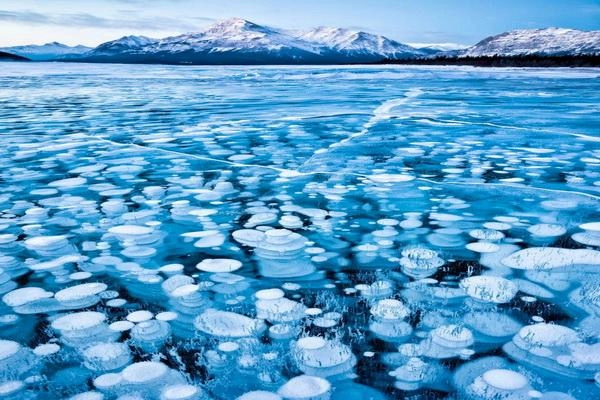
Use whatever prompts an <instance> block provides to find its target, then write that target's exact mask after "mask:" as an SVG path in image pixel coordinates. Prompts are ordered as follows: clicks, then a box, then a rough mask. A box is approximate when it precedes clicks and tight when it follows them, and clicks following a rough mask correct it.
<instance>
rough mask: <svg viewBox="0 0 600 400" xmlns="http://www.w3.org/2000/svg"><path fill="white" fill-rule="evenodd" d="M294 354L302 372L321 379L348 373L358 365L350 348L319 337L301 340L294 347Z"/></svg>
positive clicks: (335, 341)
mask: <svg viewBox="0 0 600 400" xmlns="http://www.w3.org/2000/svg"><path fill="white" fill-rule="evenodd" d="M292 354H293V357H294V360H295V361H296V365H297V367H298V368H299V369H300V370H301V371H302V372H304V373H306V374H309V375H314V376H321V377H327V376H332V375H339V374H342V373H345V372H348V371H350V370H351V369H352V367H353V366H354V364H355V363H356V357H355V356H354V354H352V351H351V350H350V348H349V347H348V346H346V345H344V344H342V343H340V342H338V341H337V340H326V339H323V338H321V337H318V336H307V337H304V338H301V339H299V340H298V341H297V342H296V343H295V344H294V345H293V348H292Z"/></svg>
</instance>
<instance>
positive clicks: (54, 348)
mask: <svg viewBox="0 0 600 400" xmlns="http://www.w3.org/2000/svg"><path fill="white" fill-rule="evenodd" d="M59 351H60V346H59V345H57V344H56V343H45V344H40V345H39V346H37V347H36V348H35V349H33V352H34V353H35V355H36V356H39V357H45V356H49V355H52V354H56V353H58V352H59Z"/></svg>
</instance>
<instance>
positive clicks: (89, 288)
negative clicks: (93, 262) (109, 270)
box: [54, 282, 108, 309]
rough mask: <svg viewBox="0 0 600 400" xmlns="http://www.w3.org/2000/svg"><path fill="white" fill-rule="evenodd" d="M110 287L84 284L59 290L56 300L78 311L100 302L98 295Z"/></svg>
mask: <svg viewBox="0 0 600 400" xmlns="http://www.w3.org/2000/svg"><path fill="white" fill-rule="evenodd" d="M107 287H108V286H107V285H106V284H104V283H100V282H93V283H82V284H81V285H76V286H71V287H68V288H66V289H62V290H59V291H58V292H56V293H55V294H54V298H55V299H56V300H58V302H59V303H60V304H61V305H63V306H64V307H65V308H70V309H77V308H86V307H91V306H93V305H94V304H96V303H98V302H99V301H100V297H98V296H97V294H98V293H100V292H103V291H105V290H106V288H107Z"/></svg>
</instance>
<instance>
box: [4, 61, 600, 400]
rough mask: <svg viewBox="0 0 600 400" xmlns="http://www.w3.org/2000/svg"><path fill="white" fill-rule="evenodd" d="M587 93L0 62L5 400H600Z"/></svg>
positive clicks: (595, 87) (574, 85) (407, 72)
mask: <svg viewBox="0 0 600 400" xmlns="http://www.w3.org/2000/svg"><path fill="white" fill-rule="evenodd" d="M599 78H600V71H599V70H597V69H514V68H506V69H477V68H470V67H469V68H458V67H452V68H442V67H400V66H370V67H366V66H352V67H191V66H190V67H188V66H143V65H84V64H77V65H69V64H59V63H57V64H52V63H47V64H44V63H36V64H20V63H19V64H13V63H4V64H3V65H2V71H1V72H0V110H1V112H0V138H1V140H2V146H0V298H1V300H2V301H1V302H0V397H1V398H7V399H35V398H37V399H67V398H73V399H102V398H103V399H161V400H162V399H169V400H171V399H194V400H199V399H236V398H238V399H244V400H247V399H261V400H267V399H285V400H291V399H294V400H296V399H307V400H308V399H311V400H316V399H344V400H350V399H375V400H379V399H400V398H414V399H417V398H418V399H436V398H439V399H441V398H455V399H462V398H465V399H519V400H522V399H538V398H540V399H591V398H600V388H599V386H598V385H599V384H600V374H599V373H598V371H599V370H600V342H599V340H600V333H599V332H600V274H599V269H600V118H599V115H600V114H599V108H598V104H600V79H599Z"/></svg>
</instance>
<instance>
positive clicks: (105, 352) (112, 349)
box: [83, 343, 131, 371]
mask: <svg viewBox="0 0 600 400" xmlns="http://www.w3.org/2000/svg"><path fill="white" fill-rule="evenodd" d="M83 358H84V365H85V366H86V368H89V369H91V370H92V371H111V370H116V369H118V368H122V367H124V366H125V365H127V364H129V362H130V361H131V354H130V351H129V346H127V344H125V343H97V344H94V345H92V346H90V347H87V348H86V349H84V350H83Z"/></svg>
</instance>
